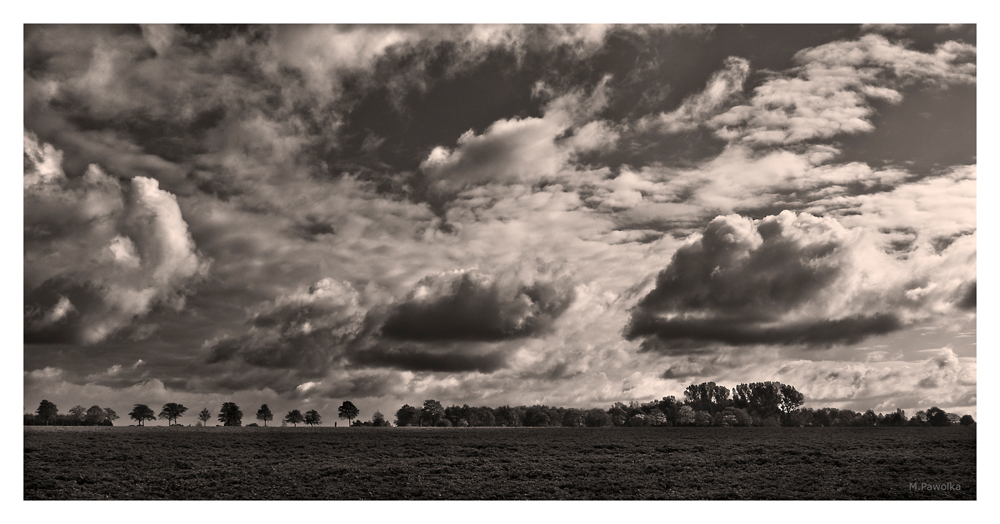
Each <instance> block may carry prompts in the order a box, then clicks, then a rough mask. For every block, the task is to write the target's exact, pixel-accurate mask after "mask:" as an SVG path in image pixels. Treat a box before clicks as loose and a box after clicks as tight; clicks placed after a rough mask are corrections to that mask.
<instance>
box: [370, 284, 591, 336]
mask: <svg viewBox="0 0 1000 524" xmlns="http://www.w3.org/2000/svg"><path fill="white" fill-rule="evenodd" d="M574 296H575V295H574V292H573V289H572V287H570V286H568V285H566V284H565V283H562V282H536V283H534V284H531V285H525V284H517V285H513V284H509V283H506V282H501V281H498V280H495V279H494V278H492V277H489V276H487V275H483V274H481V273H478V272H473V271H470V272H465V273H459V274H444V275H434V276H430V277H426V278H424V279H423V280H421V281H420V283H418V284H417V288H416V289H415V290H414V291H413V292H411V293H410V296H409V297H407V299H406V300H405V301H403V302H401V303H399V304H396V305H394V306H392V307H391V308H390V309H389V311H388V313H387V315H386V319H385V322H384V323H383V324H382V328H381V333H382V335H383V336H385V337H388V338H392V339H398V340H411V341H421V342H430V341H501V340H509V339H515V338H523V337H530V336H535V335H539V334H542V333H544V332H546V331H547V330H548V329H549V327H550V326H551V324H552V322H553V321H554V320H555V319H556V318H558V317H559V316H560V315H561V314H562V313H563V312H565V311H566V309H567V308H568V307H569V306H570V304H571V303H572V302H573V298H574Z"/></svg>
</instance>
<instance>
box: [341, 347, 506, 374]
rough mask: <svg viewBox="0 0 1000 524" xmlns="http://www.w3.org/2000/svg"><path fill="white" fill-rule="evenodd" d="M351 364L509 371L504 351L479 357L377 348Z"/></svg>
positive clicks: (464, 353) (460, 352) (356, 356)
mask: <svg viewBox="0 0 1000 524" xmlns="http://www.w3.org/2000/svg"><path fill="white" fill-rule="evenodd" d="M352 362H353V363H354V364H356V365H359V366H365V367H369V366H370V367H384V368H395V369H400V370H404V371H413V372H420V371H431V372H444V373H462V372H468V371H477V372H479V373H493V372H494V371H497V370H500V369H503V368H505V367H507V355H506V354H505V353H504V352H503V351H494V352H489V353H485V354H481V355H480V354H474V353H469V352H468V351H467V350H463V349H461V348H459V349H455V350H450V351H446V352H441V351H440V350H438V351H425V350H420V349H416V348H406V347H404V348H385V347H375V348H370V349H366V350H364V351H358V352H356V353H354V354H353V356H352Z"/></svg>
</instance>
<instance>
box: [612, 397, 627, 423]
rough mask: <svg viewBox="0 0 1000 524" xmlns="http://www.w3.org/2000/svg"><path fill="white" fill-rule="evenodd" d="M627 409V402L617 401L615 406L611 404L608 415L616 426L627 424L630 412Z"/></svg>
mask: <svg viewBox="0 0 1000 524" xmlns="http://www.w3.org/2000/svg"><path fill="white" fill-rule="evenodd" d="M625 409H626V406H625V404H622V403H621V402H617V403H615V405H614V406H611V409H609V410H608V415H610V416H611V423H612V424H614V425H615V426H624V425H625V421H626V420H628V412H627V411H626V410H625Z"/></svg>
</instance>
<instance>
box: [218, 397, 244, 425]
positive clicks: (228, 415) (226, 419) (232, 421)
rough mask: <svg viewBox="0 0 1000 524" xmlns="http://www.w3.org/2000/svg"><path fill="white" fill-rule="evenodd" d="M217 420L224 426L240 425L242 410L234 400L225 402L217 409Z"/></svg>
mask: <svg viewBox="0 0 1000 524" xmlns="http://www.w3.org/2000/svg"><path fill="white" fill-rule="evenodd" d="M219 422H222V424H223V425H224V426H242V425H243V412H242V411H240V407H239V406H237V405H236V403H235V402H226V403H225V404H223V405H222V410H221V411H219Z"/></svg>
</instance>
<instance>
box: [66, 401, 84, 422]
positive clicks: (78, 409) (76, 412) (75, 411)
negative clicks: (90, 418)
mask: <svg viewBox="0 0 1000 524" xmlns="http://www.w3.org/2000/svg"><path fill="white" fill-rule="evenodd" d="M69 414H70V415H73V418H75V419H77V420H79V421H80V422H83V420H84V419H85V418H87V408H85V407H83V406H81V405H79V404H77V405H75V406H73V407H71V408H69Z"/></svg>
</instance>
